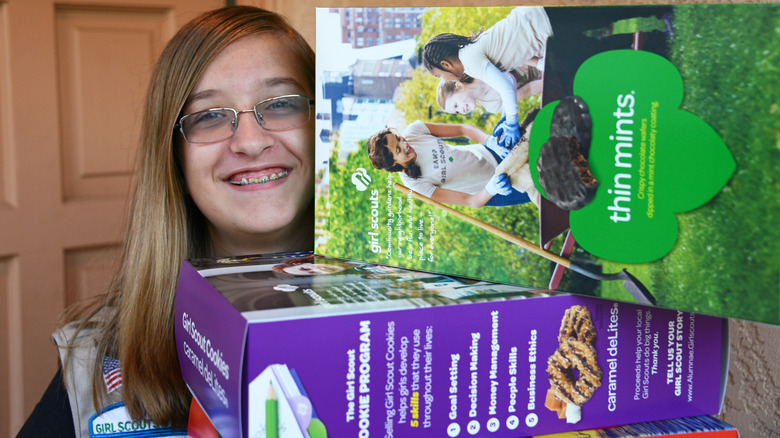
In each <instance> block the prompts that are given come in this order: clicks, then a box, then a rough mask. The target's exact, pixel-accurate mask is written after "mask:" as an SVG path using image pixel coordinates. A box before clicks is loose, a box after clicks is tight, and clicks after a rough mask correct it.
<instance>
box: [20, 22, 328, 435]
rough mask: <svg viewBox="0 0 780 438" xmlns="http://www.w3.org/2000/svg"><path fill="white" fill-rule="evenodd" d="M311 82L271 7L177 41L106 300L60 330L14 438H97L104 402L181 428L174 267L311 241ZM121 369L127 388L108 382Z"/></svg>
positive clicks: (185, 396) (190, 30)
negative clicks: (49, 375) (53, 359)
mask: <svg viewBox="0 0 780 438" xmlns="http://www.w3.org/2000/svg"><path fill="white" fill-rule="evenodd" d="M313 82H314V53H313V52H312V50H311V48H310V47H309V46H308V45H307V44H306V42H305V41H304V39H303V38H302V37H301V36H300V35H299V34H298V33H297V32H296V31H295V30H294V29H292V28H291V27H290V26H289V25H288V24H287V22H286V21H285V20H284V19H283V18H282V17H280V16H279V15H277V14H275V13H272V12H268V11H265V10H262V9H257V8H251V7H231V8H224V9H219V10H215V11H212V12H209V13H206V14H204V15H202V16H201V17H199V18H196V19H195V20H193V21H192V22H190V23H188V24H187V25H185V26H184V28H182V29H181V30H180V31H179V32H178V33H177V34H176V35H175V36H174V37H173V39H172V40H171V41H170V42H169V43H168V45H167V46H166V48H165V50H164V51H163V53H162V55H161V57H160V59H159V61H158V63H157V65H156V67H155V70H154V72H153V75H152V79H151V82H150V85H149V89H148V92H147V99H146V103H145V109H144V117H143V125H142V136H141V144H140V157H139V161H138V162H139V166H138V169H137V176H136V181H137V183H136V186H135V188H134V193H133V197H132V201H131V208H130V209H129V211H130V217H129V220H128V231H127V239H126V241H125V244H124V250H123V253H122V258H121V261H120V266H119V269H118V270H117V272H116V275H115V277H114V280H113V282H112V284H111V286H110V287H109V289H108V291H107V292H106V293H105V295H104V296H103V297H102V299H101V301H99V302H95V303H93V305H92V306H91V307H88V308H87V309H85V310H84V311H82V312H80V313H77V314H76V315H73V316H72V317H71V318H70V323H69V324H67V325H66V326H65V327H63V328H62V329H60V330H58V331H57V332H55V334H54V336H53V337H54V340H55V343H56V344H57V347H58V349H59V353H60V359H61V361H62V368H61V369H60V371H58V373H57V375H56V376H55V379H54V381H53V382H52V384H51V385H50V387H49V389H48V390H47V392H46V394H45V395H44V397H43V399H42V400H41V402H40V403H39V405H38V406H37V407H36V410H35V411H34V412H33V414H32V415H31V416H30V417H29V419H28V421H27V423H26V424H25V426H24V427H23V429H22V431H21V432H20V435H19V436H90V435H89V430H88V429H89V426H90V418H91V417H92V416H94V415H96V414H97V415H100V414H101V410H102V409H104V408H106V407H110V413H111V414H112V415H114V416H115V417H114V418H127V419H128V421H130V420H132V421H136V422H137V421H141V420H143V421H151V422H152V423H154V425H155V426H156V427H159V428H161V430H160V432H161V434H160V435H158V436H169V435H170V436H172V435H181V434H186V430H185V426H186V424H187V414H188V409H189V406H190V400H191V396H190V393H189V391H188V389H187V387H186V385H185V384H184V381H183V379H182V376H181V373H180V369H179V362H178V358H177V354H176V345H175V340H174V326H173V325H174V309H173V303H174V294H175V290H176V281H177V276H178V271H179V266H180V264H181V261H182V259H187V258H196V257H214V256H220V255H236V254H247V253H270V252H281V251H295V250H311V249H312V247H313V228H314V227H313V200H314V199H313V186H314V184H313V178H314V170H313V161H314V144H313V143H314V133H313V123H312V122H311V117H310V114H311V108H310V105H311V103H312V101H311V98H312V96H313V89H314V84H313ZM117 369H121V383H120V385H119V386H117V384H116V380H112V381H111V382H110V384H109V381H108V380H105V381H104V377H105V376H106V375H109V376H116V375H117V372H116V370H117ZM106 373H109V374H106ZM63 383H64V388H63ZM65 389H66V390H67V394H66V393H65ZM65 400H67V401H65ZM96 418H97V420H96V421H98V420H100V417H99V416H98V417H96Z"/></svg>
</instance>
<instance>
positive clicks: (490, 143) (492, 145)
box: [485, 136, 510, 161]
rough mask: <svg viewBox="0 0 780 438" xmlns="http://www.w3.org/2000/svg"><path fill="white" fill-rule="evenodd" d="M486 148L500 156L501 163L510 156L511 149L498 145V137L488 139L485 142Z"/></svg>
mask: <svg viewBox="0 0 780 438" xmlns="http://www.w3.org/2000/svg"><path fill="white" fill-rule="evenodd" d="M485 147H486V148H488V149H490V150H491V151H493V153H494V154H496V156H498V158H499V161H504V158H506V156H507V155H509V150H510V149H508V148H505V147H503V146H501V145H500V144H498V138H496V137H492V136H491V137H488V139H487V141H486V142H485Z"/></svg>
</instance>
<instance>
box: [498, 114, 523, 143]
mask: <svg viewBox="0 0 780 438" xmlns="http://www.w3.org/2000/svg"><path fill="white" fill-rule="evenodd" d="M493 135H495V136H496V137H498V143H499V144H500V145H501V146H503V147H505V148H507V149H510V150H511V149H512V148H513V147H514V146H515V143H517V142H518V141H520V137H522V136H523V133H522V132H520V122H518V121H517V116H516V115H515V116H512V117H509V118H508V119H506V120H503V121H502V122H499V123H498V125H496V128H495V129H494V130H493Z"/></svg>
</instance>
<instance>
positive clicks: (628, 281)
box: [393, 183, 656, 305]
mask: <svg viewBox="0 0 780 438" xmlns="http://www.w3.org/2000/svg"><path fill="white" fill-rule="evenodd" d="M393 188H394V189H396V190H398V191H401V192H403V193H406V194H407V195H409V194H411V195H412V196H413V197H414V198H415V199H419V200H420V201H422V202H424V203H426V204H428V205H432V206H434V207H437V208H440V209H442V210H444V211H446V212H447V213H449V214H452V215H454V216H457V217H458V218H460V219H463V220H465V221H466V222H469V223H470V224H472V225H476V226H477V227H479V228H482V229H483V230H485V231H487V232H489V233H491V234H494V235H496V236H498V237H501V238H503V239H504V240H506V241H508V242H511V243H514V244H515V245H518V246H520V247H522V248H524V249H526V250H528V251H531V252H533V253H535V254H538V255H540V256H542V257H544V258H546V259H547V260H550V261H553V262H555V263H557V264H559V265H562V266H563V267H565V268H568V269H571V270H572V271H574V272H576V273H578V274H581V275H584V276H586V277H589V278H593V279H595V280H623V287H624V288H626V290H627V291H628V292H629V293H630V294H631V296H632V297H634V299H635V300H636V302H637V303H639V304H644V305H655V303H656V301H655V297H654V296H653V295H652V294H651V293H650V291H649V290H648V289H647V288H646V287H645V286H644V285H643V284H642V283H641V282H640V281H639V280H637V278H636V277H634V276H633V275H631V274H630V273H629V272H628V271H626V270H625V269H624V270H622V271H621V272H617V273H614V274H599V273H595V272H591V271H589V270H587V269H585V268H583V267H581V266H578V265H575V264H574V263H572V261H571V260H569V259H567V258H564V257H561V256H559V255H557V254H554V253H551V252H549V251H546V250H544V249H543V248H541V247H539V246H537V245H535V244H533V243H531V242H529V241H527V240H523V239H521V238H519V237H517V236H515V235H513V234H510V233H507V232H506V231H504V230H502V229H500V228H497V227H494V226H493V225H490V224H488V223H485V222H483V221H481V220H479V219H476V218H474V217H471V216H469V215H467V214H465V213H462V212H460V211H458V210H455V209H454V208H452V207H449V206H447V205H444V204H442V203H441V202H437V201H434V200H433V199H431V198H428V197H427V196H423V195H421V194H419V193H417V192H415V191H413V190H410V189H409V188H407V187H405V186H403V185H401V184H398V183H394V184H393Z"/></svg>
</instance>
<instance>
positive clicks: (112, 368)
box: [103, 357, 122, 394]
mask: <svg viewBox="0 0 780 438" xmlns="http://www.w3.org/2000/svg"><path fill="white" fill-rule="evenodd" d="M103 381H104V382H105V383H106V391H107V392H108V393H109V394H111V393H112V392H114V390H116V389H117V388H119V387H120V386H122V369H121V368H119V359H114V358H111V357H104V358H103Z"/></svg>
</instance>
